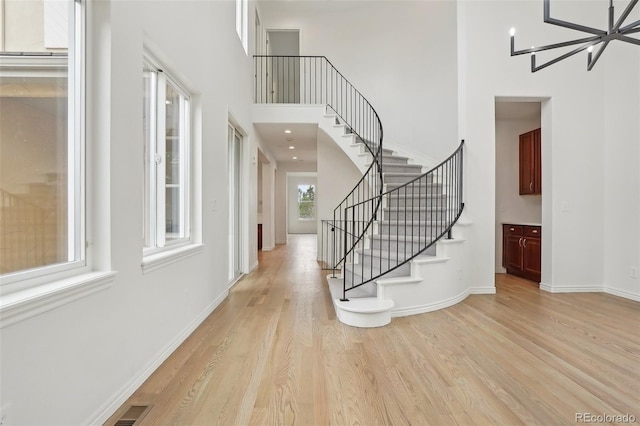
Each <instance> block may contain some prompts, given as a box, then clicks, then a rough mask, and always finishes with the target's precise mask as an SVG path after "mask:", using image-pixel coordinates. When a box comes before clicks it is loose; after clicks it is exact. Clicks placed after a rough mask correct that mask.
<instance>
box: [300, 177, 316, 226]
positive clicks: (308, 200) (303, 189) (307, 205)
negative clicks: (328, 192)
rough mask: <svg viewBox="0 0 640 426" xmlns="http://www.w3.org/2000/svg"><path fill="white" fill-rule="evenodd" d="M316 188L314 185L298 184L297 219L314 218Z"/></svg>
mask: <svg viewBox="0 0 640 426" xmlns="http://www.w3.org/2000/svg"><path fill="white" fill-rule="evenodd" d="M315 217H316V188H315V186H314V185H298V219H315Z"/></svg>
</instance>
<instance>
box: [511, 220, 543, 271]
mask: <svg viewBox="0 0 640 426" xmlns="http://www.w3.org/2000/svg"><path fill="white" fill-rule="evenodd" d="M541 249H542V228H540V227H539V226H531V225H515V224H504V225H502V266H504V268H505V269H506V270H507V272H508V273H509V274H514V275H518V276H520V277H523V278H527V279H529V280H532V281H535V282H538V283H539V282H540V272H541V265H542V257H541V253H542V250H541Z"/></svg>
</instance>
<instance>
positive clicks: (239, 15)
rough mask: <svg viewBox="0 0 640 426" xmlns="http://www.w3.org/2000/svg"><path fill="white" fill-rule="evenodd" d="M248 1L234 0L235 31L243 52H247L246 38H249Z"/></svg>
mask: <svg viewBox="0 0 640 426" xmlns="http://www.w3.org/2000/svg"><path fill="white" fill-rule="evenodd" d="M248 9H249V1H248V0H236V32H237V33H238V37H240V41H241V42H242V47H244V51H245V53H248V52H249V46H248V39H249V29H248V26H249V22H248V21H249V10H248Z"/></svg>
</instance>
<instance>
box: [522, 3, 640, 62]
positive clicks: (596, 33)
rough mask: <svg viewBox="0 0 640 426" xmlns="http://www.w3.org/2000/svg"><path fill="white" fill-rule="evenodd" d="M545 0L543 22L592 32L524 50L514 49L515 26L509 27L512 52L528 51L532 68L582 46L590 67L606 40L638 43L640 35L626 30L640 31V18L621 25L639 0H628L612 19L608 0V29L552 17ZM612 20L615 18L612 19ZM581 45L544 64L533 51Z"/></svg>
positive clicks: (567, 54) (606, 42)
mask: <svg viewBox="0 0 640 426" xmlns="http://www.w3.org/2000/svg"><path fill="white" fill-rule="evenodd" d="M543 1H544V22H545V23H547V24H552V25H558V26H560V27H564V28H569V29H572V30H576V31H582V32H583V33H587V34H593V35H592V36H590V37H584V38H579V39H576V40H570V41H565V42H562V43H555V44H548V45H546V46H540V47H531V49H523V50H515V34H516V30H515V28H511V31H510V32H509V34H510V35H511V56H515V55H524V54H526V53H529V54H531V72H536V71H539V70H541V69H543V68H546V67H548V66H549V65H553V64H555V63H556V62H560V61H562V60H563V59H567V58H569V57H571V56H573V55H575V54H576V53H580V52H582V51H583V50H585V49H586V50H587V52H588V55H587V70H588V71H591V69H592V68H593V66H594V65H595V64H596V62H598V59H600V56H601V55H602V52H604V50H605V49H606V48H607V46H608V45H609V43H610V42H611V41H612V40H619V41H624V42H626V43H631V44H635V45H639V46H640V39H637V38H634V37H629V34H634V33H640V20H638V21H635V22H631V23H630V24H627V25H624V22H625V20H626V19H627V18H628V17H629V15H630V14H631V11H632V10H633V9H634V8H635V7H636V5H637V4H638V0H631V1H630V2H629V5H628V6H627V7H626V9H625V10H624V12H622V15H620V17H619V18H618V20H617V21H615V20H614V13H613V0H609V29H608V30H599V29H597V28H591V27H587V26H584V25H580V24H574V23H573V22H567V21H563V20H560V19H555V18H552V17H551V12H550V5H549V3H550V1H551V0H543ZM614 21H615V22H614ZM574 45H580V46H579V47H577V48H576V49H574V50H572V51H570V52H567V53H565V54H563V55H560V56H558V57H557V58H555V59H551V60H549V61H547V62H545V63H543V64H540V65H537V64H536V52H542V51H544V50H552V49H560V48H563V47H567V46H574ZM598 45H599V48H598V50H597V51H596V52H595V55H594V53H593V48H594V46H598Z"/></svg>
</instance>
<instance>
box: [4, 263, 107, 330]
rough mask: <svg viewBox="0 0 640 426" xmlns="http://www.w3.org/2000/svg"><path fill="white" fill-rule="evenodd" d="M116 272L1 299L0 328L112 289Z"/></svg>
mask: <svg viewBox="0 0 640 426" xmlns="http://www.w3.org/2000/svg"><path fill="white" fill-rule="evenodd" d="M115 275H116V272H113V271H108V272H104V271H100V272H90V273H86V274H81V275H76V276H74V277H71V278H66V279H63V280H57V281H54V282H51V283H47V284H43V285H39V286H36V287H32V288H29V289H27V290H22V291H17V292H15V293H10V294H7V295H2V296H1V297H0V328H4V327H7V326H9V325H12V324H15V323H17V322H20V321H23V320H25V319H27V318H31V317H34V316H36V315H39V314H41V313H43V312H46V311H50V310H52V309H55V308H57V307H59V306H62V305H66V304H67V303H71V302H73V301H74V300H78V299H81V298H83V297H87V296H89V295H90V294H93V293H97V292H99V291H102V290H105V289H107V288H109V287H111V284H112V283H113V280H114V277H115Z"/></svg>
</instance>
